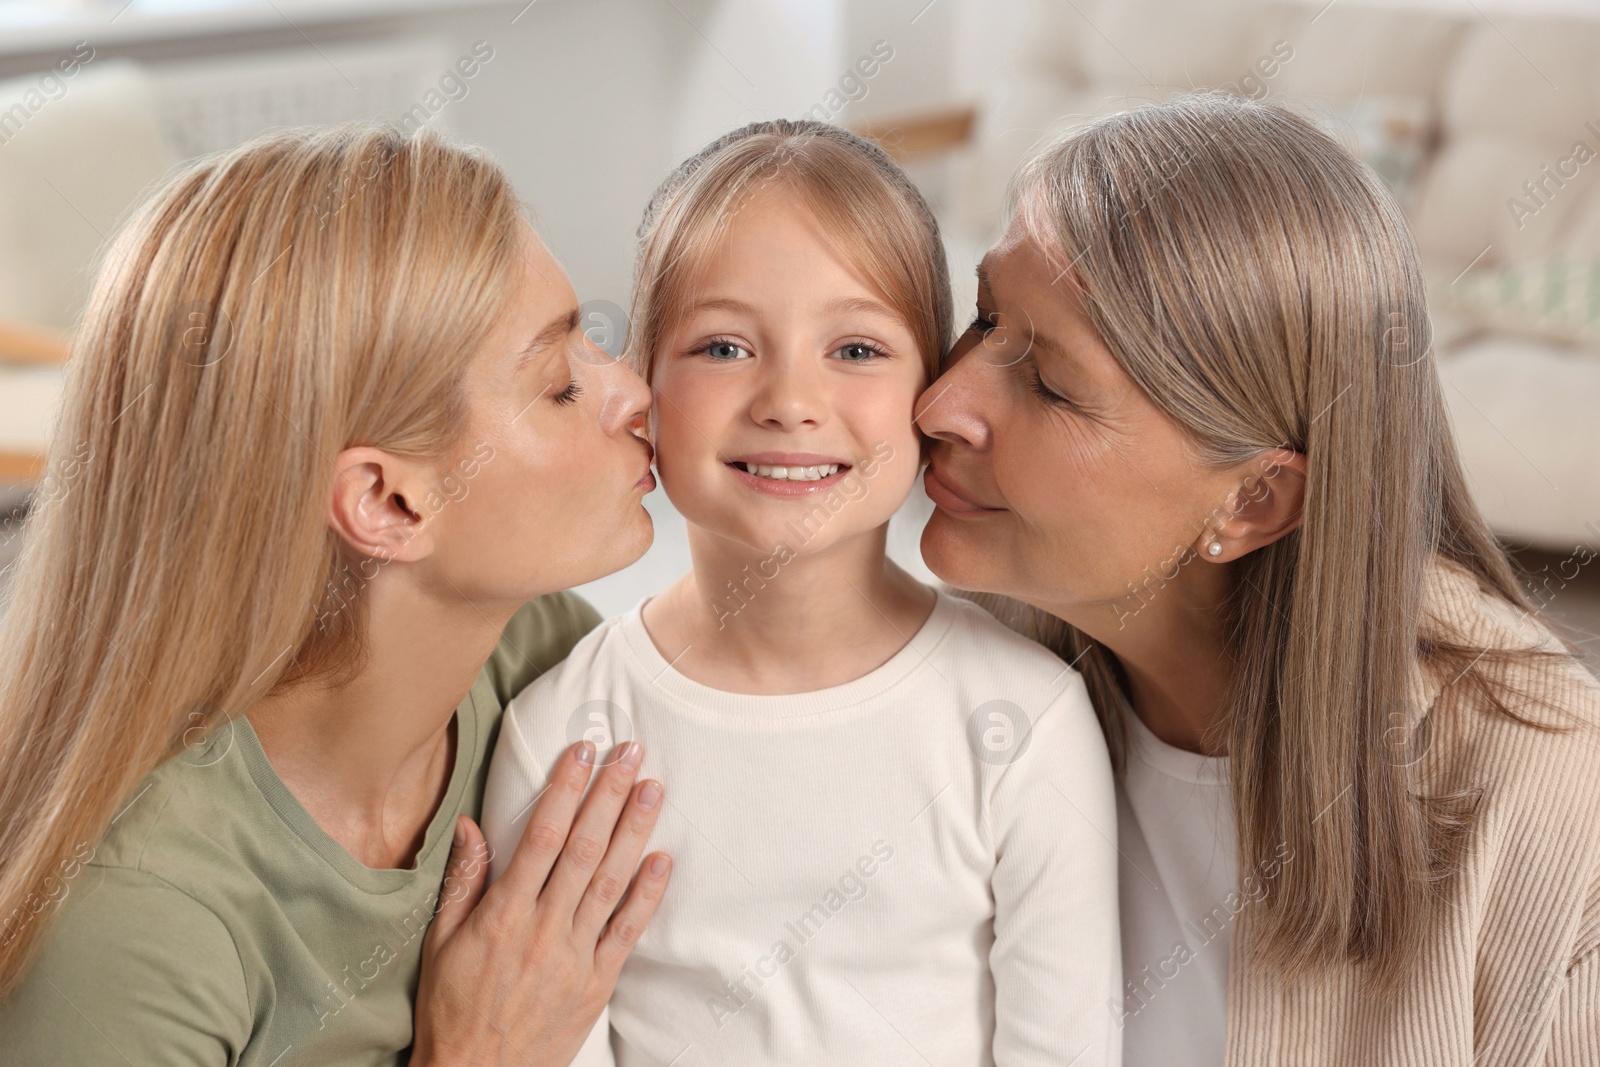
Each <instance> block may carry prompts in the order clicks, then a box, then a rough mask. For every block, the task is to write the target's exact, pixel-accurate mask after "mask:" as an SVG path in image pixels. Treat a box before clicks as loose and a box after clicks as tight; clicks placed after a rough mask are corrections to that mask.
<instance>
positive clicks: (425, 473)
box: [328, 447, 437, 562]
mask: <svg viewBox="0 0 1600 1067" xmlns="http://www.w3.org/2000/svg"><path fill="white" fill-rule="evenodd" d="M333 466H334V479H333V489H332V491H331V493H330V494H329V497H328V526H329V528H330V529H332V530H333V531H334V532H335V533H337V534H338V535H339V536H340V537H341V538H343V539H344V542H345V543H346V544H348V545H349V546H350V547H351V548H352V549H354V550H355V551H357V552H360V553H361V554H362V555H364V556H372V557H375V558H378V559H383V560H386V561H387V560H396V559H397V560H402V561H405V562H412V561H415V560H419V559H423V558H425V557H427V556H428V555H429V554H431V553H432V552H433V549H434V538H433V522H432V516H433V513H434V511H435V510H437V509H436V508H435V507H434V505H433V504H432V503H431V499H432V498H433V497H434V496H436V494H435V492H434V490H433V488H432V487H433V486H434V485H435V484H436V481H435V479H434V477H433V471H432V468H431V467H429V466H427V465H426V464H422V463H418V462H417V461H415V460H410V459H405V458H402V457H400V456H396V455H393V454H392V453H389V452H384V451H383V450H381V449H377V448H368V447H359V448H347V449H345V450H344V451H342V452H340V453H339V454H338V455H337V456H335V457H334V460H333Z"/></svg>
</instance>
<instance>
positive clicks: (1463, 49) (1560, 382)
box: [942, 0, 1600, 550]
mask: <svg viewBox="0 0 1600 1067" xmlns="http://www.w3.org/2000/svg"><path fill="white" fill-rule="evenodd" d="M1479 7H1480V8H1481V12H1479V11H1474V10H1473V9H1471V8H1467V9H1465V13H1464V14H1455V13H1453V12H1451V11H1448V10H1444V9H1441V8H1439V7H1437V6H1433V5H1423V4H1420V3H1419V4H1418V5H1416V6H1409V5H1407V4H1405V3H1384V4H1377V3H1372V2H1370V0H1369V2H1363V0H1341V2H1339V3H1335V4H1333V5H1331V6H1325V0H1317V2H1315V3H1298V2H1293V3H1291V2H1285V0H1221V2H1208V3H1205V4H1203V5H1190V4H1183V3H1178V2H1174V0H1167V2H1162V0H1080V2H1078V3H1076V4H1066V3H1061V2H1059V0H1036V2H1035V4H1034V9H1033V12H1032V19H1031V24H1030V25H1029V27H1028V28H1027V31H1026V32H1025V33H1023V34H1021V35H1020V39H1019V44H1018V47H1017V51H1016V54H1015V56H1014V58H1013V60H1012V62H1011V63H1010V64H1008V65H1007V66H1006V67H1005V68H1004V73H1003V74H1002V76H1001V77H998V78H994V79H992V80H990V82H989V83H988V84H987V85H986V86H985V87H984V89H983V90H982V98H981V99H980V100H979V101H978V109H977V110H978V122H977V127H976V130H975V133H974V138H973V142H972V144H971V145H970V146H969V148H968V149H967V150H966V151H964V152H963V153H962V155H961V157H960V158H959V159H958V160H956V161H954V175H953V177H952V178H951V179H950V180H949V182H948V187H949V188H950V189H952V190H953V193H952V195H950V196H948V197H947V198H946V203H945V204H944V207H943V209H942V210H943V215H944V220H943V221H944V225H945V229H946V231H947V233H948V241H949V244H950V246H951V259H952V274H953V275H954V276H955V277H956V278H957V282H958V285H960V286H965V288H966V292H964V293H962V294H960V295H962V296H968V297H969V296H970V291H971V288H972V283H971V282H970V281H968V280H967V278H968V276H970V271H971V266H972V264H973V263H975V261H976V259H977V258H978V257H979V256H980V255H981V253H982V250H983V248H985V247H986V246H987V245H988V244H989V243H990V242H991V241H992V240H993V238H994V237H995V236H997V233H998V229H999V227H1000V225H1001V223H1002V220H1001V217H1000V206H1001V204H1002V203H1003V199H1004V192H1005V187H1006V183H1007V180H1008V179H1009V177H1010V176H1011V174H1012V172H1013V171H1014V169H1015V167H1016V165H1017V163H1018V162H1019V161H1020V160H1021V159H1022V158H1023V157H1024V156H1025V155H1026V153H1027V152H1028V150H1029V149H1030V148H1031V147H1032V146H1033V145H1034V144H1035V143H1036V142H1037V141H1038V140H1039V139H1040V138H1042V137H1046V136H1048V135H1050V134H1052V133H1055V132H1057V131H1060V130H1062V129H1065V128H1068V127H1070V126H1072V125H1074V124H1077V123H1080V122H1082V121H1085V120H1086V119H1088V118H1090V117H1093V116H1095V115H1098V114H1102V113H1104V112H1107V111H1112V110H1118V109H1121V108H1124V107H1129V106H1133V105H1135V104H1138V103H1143V102H1149V101H1154V100H1160V99H1163V98H1165V97H1166V96H1168V95H1170V94H1172V93H1174V92H1177V91H1180V90H1183V89H1187V88H1190V87H1191V86H1192V87H1209V86H1231V87H1233V88H1235V89H1237V90H1238V91H1240V92H1242V93H1245V94H1247V95H1251V96H1256V97H1258V98H1265V99H1270V100H1274V101H1279V102H1284V103H1287V104H1289V105H1291V106H1294V107H1296V108H1298V109H1301V110H1302V111H1304V112H1305V113H1307V114H1308V115H1310V116H1312V117H1313V118H1315V119H1317V120H1318V121H1319V122H1321V123H1322V124H1323V125H1325V126H1326V127H1327V128H1328V129H1330V130H1331V131H1333V132H1335V133H1336V134H1337V135H1338V136H1339V137H1341V138H1342V139H1343V140H1344V142H1345V143H1346V144H1347V145H1349V146H1350V147H1351V148H1352V150H1353V151H1355V152H1356V154H1357V155H1359V156H1360V157H1362V158H1363V159H1365V160H1366V161H1367V162H1369V163H1370V164H1372V165H1373V167H1374V169H1376V170H1377V171H1378V172H1379V173H1380V174H1381V175H1383V177H1384V178H1385V179H1386V180H1387V181H1388V182H1389V183H1390V185H1391V187H1392V188H1393V189H1394V191H1395V193H1396V195H1397V197H1398V198H1399V199H1400V201H1401V203H1402V205H1403V206H1404V208H1405V209H1406V212H1407V216H1408V218H1409V219H1410V221H1411V224H1412V229H1413V233H1414V235H1415V237H1416V240H1417V243H1418V247H1419V249H1420V252H1421V256H1422V259H1423V263H1424V268H1425V271H1426V274H1427V277H1428V281H1429V304H1430V308H1431V310H1432V314H1433V319H1434V327H1435V355H1436V357H1437V360H1438V366H1439V369H1440V374H1441V377H1442V379H1443V382H1444V391H1445V395H1446V399H1447V401H1448V403H1449V406H1450V414H1451V419H1452V423H1453V425H1454V428H1455V431H1456V435H1457V439H1458V441H1459V444H1460V448H1461V452H1462V455H1463V458H1464V462H1465V464H1466V466H1467V469H1468V473H1469V476H1470V478H1471V482H1472V486H1473V492H1474V494H1475V496H1476V498H1477V500H1478V502H1479V504H1480V505H1481V506H1482V508H1483V510H1484V512H1485V514H1486V515H1487V516H1488V518H1489V521H1490V523H1491V525H1492V526H1493V527H1494V529H1495V530H1496V532H1497V533H1498V534H1499V535H1500V536H1502V537H1503V538H1505V539H1507V540H1510V541H1513V542H1517V543H1525V544H1530V545H1536V546H1543V547H1545V548H1548V549H1551V550H1560V549H1563V548H1565V549H1571V548H1572V547H1573V546H1574V545H1575V544H1577V543H1586V544H1590V545H1595V544H1600V8H1597V10H1596V11H1595V12H1594V14H1592V15H1588V16H1581V15H1578V14H1561V15H1556V14H1551V15H1545V16H1531V15H1520V16H1517V17H1513V16H1511V15H1508V14H1504V13H1503V12H1501V11H1500V10H1498V9H1496V8H1495V7H1494V6H1493V5H1492V4H1489V3H1484V4H1480V5H1479ZM1519 205H1520V206H1519Z"/></svg>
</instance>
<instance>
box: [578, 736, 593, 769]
mask: <svg viewBox="0 0 1600 1067" xmlns="http://www.w3.org/2000/svg"><path fill="white" fill-rule="evenodd" d="M578 762H579V763H581V764H583V765H584V766H586V767H589V766H593V765H594V742H593V741H580V742H579V743H578Z"/></svg>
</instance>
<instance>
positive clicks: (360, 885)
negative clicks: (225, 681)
mask: <svg viewBox="0 0 1600 1067" xmlns="http://www.w3.org/2000/svg"><path fill="white" fill-rule="evenodd" d="M486 684H487V681H486V678H485V675H484V674H483V672H482V671H480V672H479V673H478V676H477V677H476V678H474V679H473V682H472V688H471V689H469V690H468V691H467V695H466V696H465V697H463V698H462V700H461V703H460V704H458V705H456V710H455V715H454V718H455V724H456V755H455V765H454V766H453V767H452V768H451V771H450V785H449V787H448V788H447V789H446V791H445V795H444V798H443V799H442V800H441V801H440V802H439V807H438V809H437V810H436V811H435V812H434V813H433V818H432V819H430V820H429V821H428V829H427V831H426V832H425V833H424V834H423V838H422V847H421V848H419V849H418V850H417V856H416V859H415V861H414V863H413V866H411V867H409V868H405V867H368V866H367V865H366V864H364V863H362V862H361V861H360V860H358V859H356V858H355V857H354V856H352V855H350V853H349V852H347V851H345V847H344V846H343V845H341V844H339V842H338V841H335V840H334V839H333V837H332V836H330V835H329V834H328V832H327V831H326V830H324V829H323V828H322V827H321V826H319V825H317V821H316V820H315V819H313V818H312V817H311V813H310V812H308V811H306V809H305V807H304V805H302V804H301V803H300V800H299V798H297V797H296V796H295V795H294V794H293V793H291V792H290V791H289V787H288V786H286V785H284V783H283V779H282V778H279V777H278V772H277V771H276V770H275V769H273V766H272V762H271V761H270V760H268V759H267V753H266V750H265V749H263V748H262V747H261V739H260V738H259V737H257V736H256V732H255V729H254V727H252V726H251V725H250V720H249V719H248V718H247V717H246V716H243V715H241V716H239V717H238V718H237V719H236V720H235V723H234V725H235V727H236V728H237V732H236V737H237V744H238V748H239V753H240V756H241V758H242V759H243V760H244V764H245V767H246V769H247V770H249V772H250V777H251V779H252V780H253V781H254V782H255V784H256V788H257V789H259V790H260V791H261V795H262V797H263V798H264V799H265V800H266V802H267V804H268V805H269V806H270V807H271V808H272V810H273V812H274V813H276V814H277V816H278V818H279V819H281V820H283V822H284V823H285V824H286V825H288V827H289V828H290V829H291V830H293V831H294V833H295V836H297V837H299V838H300V840H302V841H304V842H305V843H306V845H307V846H309V847H310V848H311V850H312V851H313V852H315V853H316V854H317V855H318V856H320V857H321V858H322V859H323V860H324V861H325V862H326V863H327V864H328V866H330V867H332V868H333V869H334V870H335V871H337V872H338V873H339V874H340V876H342V877H343V878H344V879H345V881H347V882H349V883H350V884H351V885H352V886H354V887H356V888H357V889H359V890H361V891H362V892H366V893H372V894H380V895H381V894H387V893H393V892H397V891H399V890H402V889H406V888H409V887H411V886H414V885H415V884H416V878H417V875H418V873H419V872H420V871H422V870H424V869H426V868H427V867H428V865H429V861H430V859H431V858H432V857H433V854H434V852H435V851H436V850H437V849H438V848H439V847H440V843H441V842H444V843H446V844H448V843H449V842H450V841H451V840H452V839H453V837H454V830H455V827H454V822H455V817H456V815H457V814H458V813H459V812H460V810H461V802H462V798H463V796H464V795H465V793H466V788H467V778H468V777H469V775H470V774H471V771H472V764H473V760H474V758H475V755H476V753H477V750H478V722H479V708H478V695H479V694H478V687H479V686H480V685H486Z"/></svg>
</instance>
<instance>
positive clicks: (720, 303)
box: [687, 296, 756, 315]
mask: <svg viewBox="0 0 1600 1067" xmlns="http://www.w3.org/2000/svg"><path fill="white" fill-rule="evenodd" d="M697 311H736V312H738V313H739V314H741V315H754V314H755V313H756V309H755V308H754V307H753V306H752V305H750V304H746V303H745V302H744V301H743V300H735V299H734V298H733V297H731V296H719V297H713V298H712V299H710V300H701V301H700V302H698V303H696V304H693V305H691V306H690V307H689V310H688V312H687V314H691V315H692V314H694V313H695V312H697Z"/></svg>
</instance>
